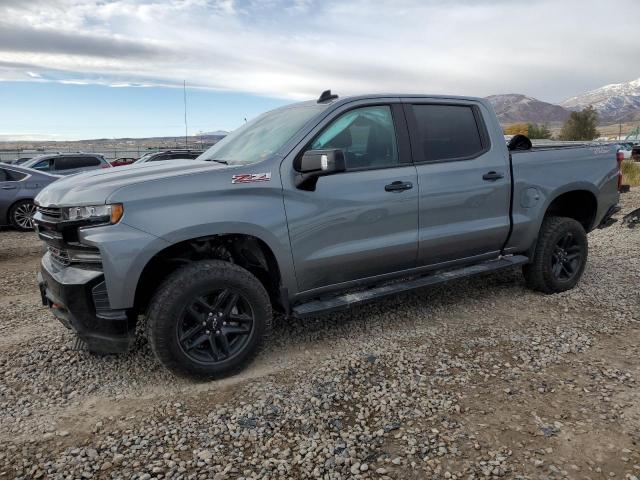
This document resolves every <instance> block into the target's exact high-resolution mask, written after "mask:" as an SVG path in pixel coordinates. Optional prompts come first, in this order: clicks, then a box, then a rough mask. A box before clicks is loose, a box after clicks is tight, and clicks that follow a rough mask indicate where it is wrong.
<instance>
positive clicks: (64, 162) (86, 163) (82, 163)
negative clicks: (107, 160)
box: [55, 157, 100, 170]
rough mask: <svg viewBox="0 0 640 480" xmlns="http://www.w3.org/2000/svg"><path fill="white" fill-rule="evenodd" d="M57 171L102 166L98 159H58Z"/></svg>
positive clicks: (56, 160)
mask: <svg viewBox="0 0 640 480" xmlns="http://www.w3.org/2000/svg"><path fill="white" fill-rule="evenodd" d="M55 162H56V170H72V169H74V168H84V167H95V166H98V165H100V160H98V159H97V158H96V157H58V158H56V159H55Z"/></svg>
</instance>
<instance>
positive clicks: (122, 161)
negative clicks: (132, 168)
mask: <svg viewBox="0 0 640 480" xmlns="http://www.w3.org/2000/svg"><path fill="white" fill-rule="evenodd" d="M135 162H136V159H135V158H132V157H120V158H116V159H115V160H113V161H112V162H111V165H112V166H114V167H121V166H123V165H131V164H132V163H135Z"/></svg>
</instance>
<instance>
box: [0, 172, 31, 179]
mask: <svg viewBox="0 0 640 480" xmlns="http://www.w3.org/2000/svg"><path fill="white" fill-rule="evenodd" d="M2 171H3V172H4V174H5V177H6V181H8V182H19V181H20V180H22V179H23V178H25V177H26V176H27V175H26V174H25V173H20V172H14V171H13V170H2ZM2 177H3V175H2V174H1V173H0V181H2Z"/></svg>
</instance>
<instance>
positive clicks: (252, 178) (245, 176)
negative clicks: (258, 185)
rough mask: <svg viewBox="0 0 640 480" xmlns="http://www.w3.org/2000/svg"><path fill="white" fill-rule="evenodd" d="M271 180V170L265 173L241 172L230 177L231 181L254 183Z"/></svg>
mask: <svg viewBox="0 0 640 480" xmlns="http://www.w3.org/2000/svg"><path fill="white" fill-rule="evenodd" d="M269 180H271V172H267V173H241V174H240V175H234V176H233V177H231V183H255V182H268V181H269Z"/></svg>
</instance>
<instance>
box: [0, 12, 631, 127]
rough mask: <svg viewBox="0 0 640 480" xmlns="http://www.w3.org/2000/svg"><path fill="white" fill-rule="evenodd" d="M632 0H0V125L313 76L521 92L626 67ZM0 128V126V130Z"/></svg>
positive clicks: (87, 118)
mask: <svg viewBox="0 0 640 480" xmlns="http://www.w3.org/2000/svg"><path fill="white" fill-rule="evenodd" d="M637 7H638V5H637V0H610V1H608V2H606V3H603V2H601V1H595V0H594V1H590V0H581V1H579V0H562V1H556V0H539V1H536V0H522V1H520V0H487V1H481V0H458V1H453V0H450V1H447V0H395V1H388V2H387V1H365V0H352V1H350V0H335V1H334V0H0V80H1V81H0V136H2V135H4V136H16V135H19V134H24V135H27V136H36V135H45V136H46V135H54V136H57V138H87V137H115V136H146V135H179V134H180V133H181V132H182V131H183V126H182V91H181V87H182V82H183V80H185V79H186V81H187V84H188V86H189V92H188V98H189V102H188V103H189V123H190V131H191V132H192V133H194V132H195V131H198V130H205V131H210V130H218V129H226V130H228V129H232V128H234V127H236V126H237V125H239V124H240V123H241V122H242V121H244V120H243V119H244V118H247V117H249V118H250V117H252V116H255V115H257V114H258V113H260V112H261V111H264V110H266V109H269V108H272V107H274V106H277V105H281V104H283V103H287V102H290V101H294V100H297V99H308V98H315V97H317V95H318V94H319V93H320V92H321V91H322V90H324V89H326V88H331V89H332V90H333V91H334V92H337V93H339V94H341V95H346V94H353V93H365V92H382V91H387V92H419V93H452V94H468V95H478V96H485V95H489V94H495V93H524V94H527V95H531V96H534V97H537V98H540V99H542V100H546V101H552V102H558V101H561V100H563V99H565V98H567V97H570V96H573V95H575V94H577V93H580V92H582V91H585V90H589V89H592V88H597V87H599V86H602V85H604V84H607V83H614V82H621V81H627V80H631V79H634V78H638V77H640V64H638V62H637V60H638V59H639V58H640V41H637V38H638V22H637V18H636V17H634V15H633V12H636V11H637ZM0 138H1V137H0Z"/></svg>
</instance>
